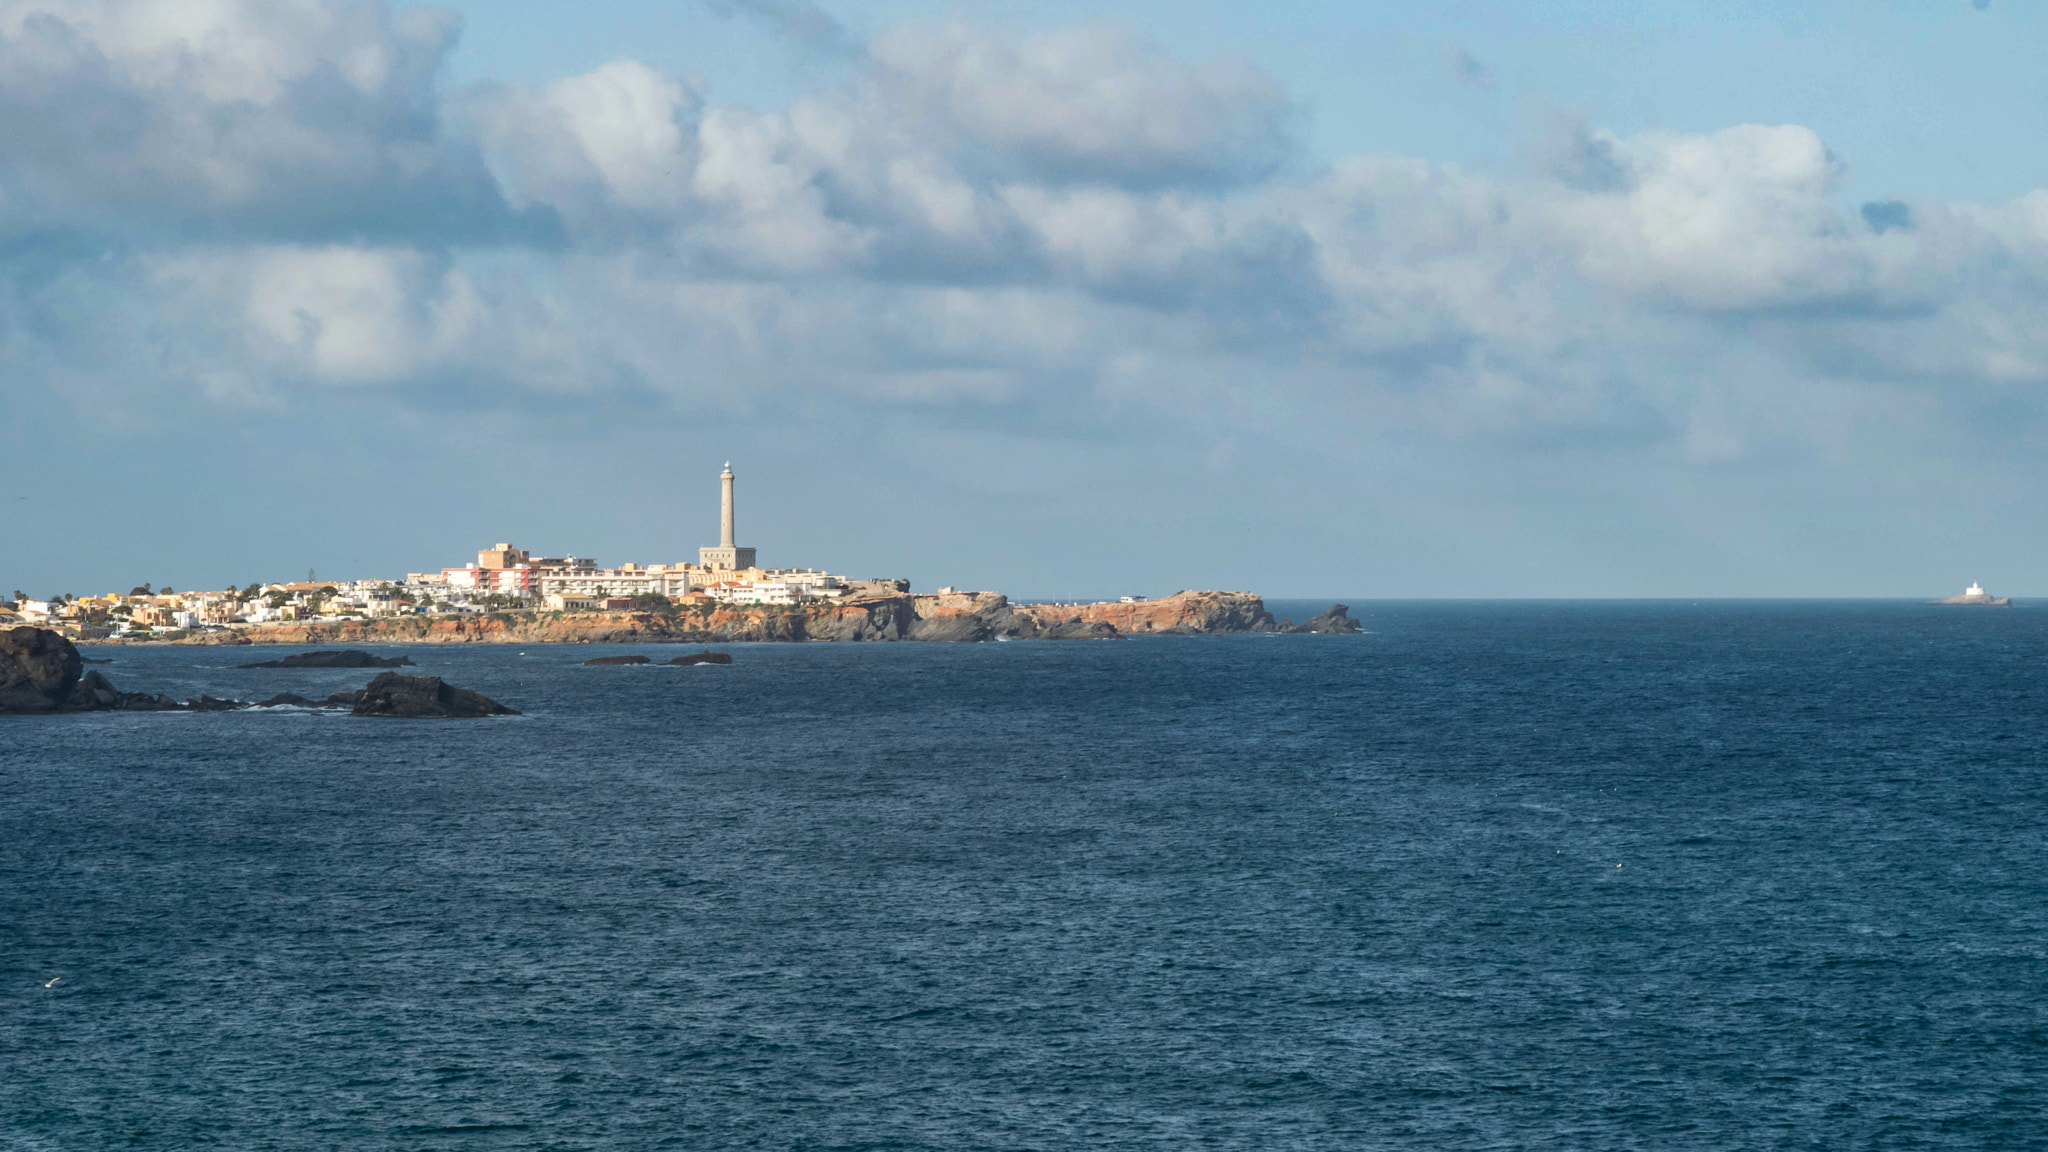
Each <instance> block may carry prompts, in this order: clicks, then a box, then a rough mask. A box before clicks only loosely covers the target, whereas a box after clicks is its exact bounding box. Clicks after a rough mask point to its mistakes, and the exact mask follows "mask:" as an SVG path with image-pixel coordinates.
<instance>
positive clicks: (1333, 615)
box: [1294, 604, 1365, 635]
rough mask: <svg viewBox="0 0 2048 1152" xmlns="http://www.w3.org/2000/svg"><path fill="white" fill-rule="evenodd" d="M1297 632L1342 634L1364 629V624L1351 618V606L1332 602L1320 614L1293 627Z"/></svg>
mask: <svg viewBox="0 0 2048 1152" xmlns="http://www.w3.org/2000/svg"><path fill="white" fill-rule="evenodd" d="M1294 631H1298V632H1320V633H1324V634H1326V635H1343V634H1351V633H1357V632H1363V631H1365V626H1364V625H1362V624H1360V623H1359V622H1358V621H1356V620H1353V619H1352V618H1351V607H1350V606H1349V605H1347V604H1332V605H1330V609H1329V611H1327V612H1324V613H1323V614H1322V615H1320V616H1311V617H1309V621H1308V623H1306V624H1303V625H1301V626H1300V627H1299V628H1297V629H1294Z"/></svg>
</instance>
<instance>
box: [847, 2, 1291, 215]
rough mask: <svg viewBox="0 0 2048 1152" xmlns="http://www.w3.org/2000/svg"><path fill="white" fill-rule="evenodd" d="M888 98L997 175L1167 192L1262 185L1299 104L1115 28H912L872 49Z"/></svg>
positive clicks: (1227, 68) (1230, 67)
mask: <svg viewBox="0 0 2048 1152" xmlns="http://www.w3.org/2000/svg"><path fill="white" fill-rule="evenodd" d="M870 53H871V54H872V56H873V58H874V60H875V62H876V64H877V65H878V66H879V70H880V79H881V82H882V83H883V84H884V85H885V86H886V87H887V88H888V89H889V92H890V96H891V97H892V99H894V100H895V101H897V102H899V104H900V105H901V106H902V107H904V108H905V109H906V110H908V111H910V112H911V113H913V114H915V115H918V116H920V117H921V118H922V119H923V120H924V121H925V125H924V126H925V127H926V128H927V129H928V130H936V131H945V132H948V133H950V134H951V135H952V136H953V137H954V138H955V139H956V140H957V142H958V143H959V144H960V145H962V146H969V147H973V148H975V149H978V150H981V151H982V152H983V153H984V155H983V156H982V157H981V158H982V159H984V160H985V161H986V162H988V163H991V164H993V165H996V166H997V167H1000V168H1009V167H1014V168H1016V169H1017V170H1019V171H1020V173H1024V174H1029V175H1031V176H1035V177H1038V178H1040V179H1051V180H1099V181H1105V182H1112V183H1118V184H1142V185H1160V184H1172V183H1178V182H1184V181H1193V182H1197V183H1212V184H1220V183H1232V182H1237V181H1242V180H1248V179H1256V178H1258V177H1260V176H1263V175H1265V174H1267V173H1269V172H1271V171H1272V170H1273V168H1274V167H1275V166H1276V165H1278V164H1279V163H1280V161H1281V160H1283V159H1285V157H1286V155H1287V153H1288V150H1289V147H1290V143H1289V138H1288V133H1287V126H1288V120H1289V118H1290V116H1291V113H1292V109H1291V106H1290V104H1289V102H1288V101H1287V99H1286V97H1285V96H1284V95H1283V94H1282V93H1281V92H1280V91H1279V90H1278V88H1277V87H1275V86H1274V84H1273V83H1272V81H1271V80H1269V79H1268V78H1267V77H1265V76H1264V75H1262V74H1260V73H1259V72H1257V71H1256V70H1254V69H1252V68H1251V67H1249V66H1247V65H1245V64H1243V63H1241V62H1238V61H1231V60H1224V61H1215V62H1210V63H1207V64H1204V65H1199V66H1190V65H1184V64H1181V63H1178V62H1176V61H1174V60H1172V59H1171V58H1169V57H1167V56H1166V55H1165V54H1164V53H1163V52H1161V51H1159V50H1158V49H1157V48H1156V47H1154V46H1153V45H1150V44H1147V43H1146V42H1144V41H1143V40H1141V39H1139V38H1138V37H1137V36H1136V35H1135V34H1133V33H1132V32H1131V31H1130V29H1129V28H1127V27H1125V26H1124V25H1121V24H1112V23H1098V24H1089V25H1083V26H1081V27H1077V28H1069V29H1064V30H1061V31H1058V32H1051V33H1043V34H1038V35H1032V36H1025V37H1022V38H1020V39H1015V40H1011V39H1004V38H999V37H996V36H992V35H990V34H988V33H985V32H982V31H979V30H977V29H973V28H970V27H968V26H966V25H963V24H959V23H949V24H938V25H930V24H909V25H904V26H901V27H898V28H895V29H892V30H890V31H888V32H885V33H883V34H882V35H881V36H880V37H878V38H877V39H876V41H875V43H874V44H873V45H871V47H870Z"/></svg>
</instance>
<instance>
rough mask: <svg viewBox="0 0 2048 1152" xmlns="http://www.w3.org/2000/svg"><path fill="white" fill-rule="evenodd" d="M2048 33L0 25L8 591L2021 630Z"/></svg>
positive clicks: (341, 11) (1771, 24)
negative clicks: (1868, 621)
mask: <svg viewBox="0 0 2048 1152" xmlns="http://www.w3.org/2000/svg"><path fill="white" fill-rule="evenodd" d="M2044 41H2048V15H2044V14H2043V13H2042V11H2041V9H2040V6H2038V5H2028V4H2021V3H2017V2H2015V0H1988V2H1986V0H1942V2H1933V0H1930V2H1925V3H1869V2H1865V3H1861V4H1849V3H1812V4H1798V5H1793V4H1780V3H1774V2H1768V0H1766V2H1758V3H1745V4H1739V5H1738V4H1721V3H1700V2H1695V3H1691V4H1677V3H1649V2H1642V3H1619V2H1611V3H1595V2H1593V0H1579V2H1572V3H1551V4H1540V3H1519V4H1507V3H1483V2H1478V0H1473V2H1466V3H1444V4H1356V3H1353V4H1341V5H1340V4H1323V3H1302V4H1294V5H1272V4H1250V3H1237V2H1225V0H1183V2H1181V3H1175V4H1166V3H1163V2H1162V3H1151V2H1126V3H1108V2H1104V3H1092V4H1090V3H1080V2H1073V0H1054V2H1048V3H1040V4H1035V5H1031V6H1028V8H1023V7H1022V6H1015V5H994V4H968V5H949V4H926V3H916V2H912V0H886V2H883V3H876V4H868V5H862V6H859V7H854V6H851V5H845V4H834V3H823V4H812V3H808V2H805V0H672V2H669V3H647V2H641V0H633V2H623V0H620V2H606V0H590V2H587V3H584V4H579V5H563V4H558V3H539V2H537V0H505V2H501V3H491V4H483V3H472V4H459V5H456V6H454V7H425V6H409V5H390V4H382V3H374V2H359V0H347V2H343V0H263V2H256V0H181V2H176V3H171V2H158V0H0V592H4V591H7V590H11V589H15V588H20V589H23V590H25V591H28V592H29V593H30V594H32V595H38V596H41V595H48V594H53V593H58V592H72V593H80V594H83V593H87V592H96V591H104V590H108V589H119V590H125V589H126V588H127V587H129V586H130V585H133V584H139V583H142V582H144V581H150V582H152V583H154V584H156V585H158V586H162V585H166V584H168V585H172V586H175V587H217V586H221V585H224V584H227V583H231V582H232V583H235V584H246V583H248V582H250V581H252V580H276V579H289V578H298V577H302V576H303V575H304V574H305V573H306V572H308V571H317V572H318V573H319V574H320V575H321V576H322V577H325V578H346V577H354V576H395V575H402V574H403V573H405V572H407V571H417V570H426V569H435V568H439V567H442V566H443V565H455V564H461V563H463V562H465V561H466V560H469V559H471V558H473V556H474V553H475V552H476V550H477V549H479V548H482V547H485V546H487V545H489V544H492V543H494V542H497V541H509V542H512V543H513V544H515V545H516V546H518V547H522V548H528V549H531V550H533V551H536V552H541V553H547V554H560V553H563V552H574V553H576V554H579V555H591V556H595V557H597V558H598V559H599V560H600V561H601V562H605V563H617V562H623V561H627V560H634V561H639V562H642V563H659V562H669V561H676V560H684V559H690V558H693V557H694V555H695V549H696V548H697V547H698V546H699V545H702V544H708V543H715V542H716V535H715V533H716V530H717V520H716V517H717V496H718V494H717V474H718V471H719V469H720V467H721V466H722V465H723V464H724V463H725V462H726V461H727V460H730V461H732V464H733V468H734V470H735V472H737V473H738V475H739V482H738V488H739V529H740V531H739V536H740V542H741V543H742V544H748V545H753V546H755V547H757V548H758V549H759V550H760V555H761V559H762V562H763V563H766V564H777V565H796V566H812V567H823V568H828V569H830V570H833V571H838V572H843V573H847V574H849V575H853V576H859V577H867V576H895V577H907V578H909V579H911V580H912V581H913V583H914V584H915V585H916V586H917V587H920V588H925V589H929V588H931V587H934V586H937V585H941V584H953V585H958V586H962V587H974V588H993V589H1000V590H1002V591H1006V592H1009V593H1011V594H1012V595H1015V596H1020V597H1029V598H1042V597H1080V596H1107V595H1116V594H1123V593H1136V594H1148V595H1159V594H1164V593H1167V592H1171V591H1174V590H1176V589H1179V588H1241V589H1250V590H1254V591H1259V592H1262V593H1264V594H1265V595H1267V596H1269V597H1275V598H1280V597H1287V598H1294V597H1323V596H1328V597H1333V598H1336V597H1343V598H1353V599H1360V598H1378V597H1389V598H1398V597H1519V596H1538V597H1548V596H1587V597H1707V596H1916V597H1920V596H1935V595H1947V594H1953V593H1954V592H1958V591H1960V590H1961V587H1962V585H1964V584H1966V583H1968V582H1970V581H1972V580H1981V581H1982V582H1983V583H1984V584H1985V585H1986V587H1988V588H1990V589H1991V590H1993V591H1995V592H1998V593H2001V594H2018V595H2023V596H2024V595H2044V594H2048V532H2044V531H2042V529H2043V527H2044V524H2043V520H2044V513H2043V512H2042V510H2041V501H2040V500H2039V499H2038V498H2037V495H2038V493H2039V491H2040V489H2041V481H2042V479H2043V473H2044V471H2048V454H2044V453H2043V451H2042V448H2043V446H2044V432H2048V406H2044V404H2043V396H2044V386H2048V323H2044V320H2048V148H2044V146H2043V141H2042V134H2041V130H2040V127H2039V125H2040V124H2042V123H2048V70H2043V69H2041V68H2040V67H2039V59H2040V48H2041V45H2042V44H2043V43H2044Z"/></svg>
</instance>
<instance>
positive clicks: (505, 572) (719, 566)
mask: <svg viewBox="0 0 2048 1152" xmlns="http://www.w3.org/2000/svg"><path fill="white" fill-rule="evenodd" d="M733 483H734V474H733V471H732V465H731V464H730V463H727V465H726V467H725V470H724V471H723V472H721V473H720V474H719V497H720V499H719V542H718V544H717V545H715V546H707V547H704V548H699V549H698V550H697V559H696V560H695V561H694V562H675V563H660V564H642V563H624V564H619V565H616V566H613V567H605V566H602V565H600V564H599V563H598V562H597V561H596V560H595V559H593V558H591V557H587V556H576V555H573V554H565V555H561V556H536V555H534V554H532V553H530V552H528V551H527V550H525V549H520V548H515V547H513V546H512V545H511V544H509V543H503V542H500V543H496V544H493V545H491V546H490V547H488V548H484V549H481V550H479V551H478V552H477V554H476V559H475V560H472V561H468V562H466V563H464V564H463V565H462V566H460V567H446V568H442V569H440V570H438V571H429V572H408V573H406V574H405V575H404V576H403V577H400V578H390V579H376V578H368V579H361V578H359V579H342V580H322V579H320V578H319V576H318V574H317V573H310V572H309V573H308V574H307V577H306V579H303V580H290V581H278V582H273V583H267V584H266V583H252V584H249V585H248V586H246V587H241V588H237V587H232V586H230V587H227V588H222V589H217V590H207V591H200V590H187V591H179V590H177V589H175V588H153V587H151V586H150V585H148V584H143V585H139V586H136V587H133V588H130V589H129V590H128V591H126V592H108V593H104V594H100V595H86V596H76V595H69V594H64V595H56V596H51V597H49V598H47V599H39V598H37V597H34V596H31V595H29V594H28V593H27V592H24V591H20V590H16V591H14V592H13V594H12V596H11V597H10V598H8V599H7V600H5V601H0V627H5V626H12V625H21V624H26V625H34V626H37V627H43V628H49V629H52V630H54V631H57V632H60V633H62V634H63V635H65V636H66V637H67V638H70V639H73V640H85V641H90V640H108V639H122V638H133V639H140V638H150V639H164V640H176V639H183V638H187V637H189V636H192V635H193V634H198V633H206V632H229V631H235V630H241V629H252V628H256V629H260V628H263V627H265V626H271V625H279V624H290V623H316V622H323V621H324V622H328V623H333V624H345V623H350V622H359V621H371V620H378V619H390V618H395V617H405V616H460V615H465V614H468V615H478V614H484V613H490V612H503V611H508V610H527V611H545V612H571V613H573V612H630V611H666V610H672V609H674V608H678V607H681V608H695V607H709V606H714V605H770V606H785V607H797V606H801V605H807V604H820V603H823V604H830V603H837V602H844V601H850V600H858V599H860V598H863V597H873V596H895V595H901V594H904V593H907V592H909V591H910V582H909V581H908V580H901V579H868V580H857V579H853V578H850V577H846V576H841V575H837V574H835V573H831V572H826V571H822V570H820V569H816V568H773V567H769V568H764V567H761V566H760V565H759V563H758V562H757V560H756V550H755V549H753V548H750V547H743V546H740V545H739V544H737V543H736V532H735V522H734V499H733ZM944 591H945V592H947V593H951V592H952V591H953V589H950V588H948V589H944Z"/></svg>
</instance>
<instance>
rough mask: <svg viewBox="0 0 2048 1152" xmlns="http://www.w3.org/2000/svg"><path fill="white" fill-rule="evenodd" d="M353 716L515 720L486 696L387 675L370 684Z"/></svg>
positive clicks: (427, 679)
mask: <svg viewBox="0 0 2048 1152" xmlns="http://www.w3.org/2000/svg"><path fill="white" fill-rule="evenodd" d="M350 715H353V716H396V717H449V718H457V717H472V716H517V715H519V713H517V712H514V711H513V710H512V709H510V708H507V707H505V706H504V705H503V704H500V703H498V702H497V701H496V700H493V699H491V698H490V697H488V696H482V695H479V694H477V693H475V692H471V691H470V690H469V689H467V688H457V687H455V686H454V685H452V684H444V683H442V681H441V678H440V677H439V676H401V675H399V674H398V673H396V672H386V673H384V674H383V675H382V676H379V677H377V678H376V679H375V680H372V681H370V684H369V687H367V688H364V689H363V690H362V692H361V694H360V695H359V696H358V697H357V699H356V701H355V708H354V710H353V711H352V712H351V713H350Z"/></svg>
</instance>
